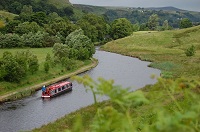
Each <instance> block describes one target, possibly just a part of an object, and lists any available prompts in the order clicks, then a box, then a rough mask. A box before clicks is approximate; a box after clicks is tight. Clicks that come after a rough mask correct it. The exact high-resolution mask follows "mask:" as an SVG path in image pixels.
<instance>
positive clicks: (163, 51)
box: [102, 26, 200, 80]
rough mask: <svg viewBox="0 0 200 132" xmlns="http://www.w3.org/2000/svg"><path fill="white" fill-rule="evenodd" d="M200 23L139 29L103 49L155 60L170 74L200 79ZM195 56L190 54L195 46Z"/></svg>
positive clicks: (158, 67)
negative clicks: (196, 24) (172, 28)
mask: <svg viewBox="0 0 200 132" xmlns="http://www.w3.org/2000/svg"><path fill="white" fill-rule="evenodd" d="M199 42H200V26H196V27H192V28H187V29H181V30H172V31H162V32H145V31H141V32H135V33H133V34H132V35H131V36H129V37H126V38H123V39H119V40H114V41H111V42H109V43H107V44H106V45H104V46H103V47H102V49H103V50H105V51H109V52H114V53H118V54H123V55H126V56H131V57H137V58H139V59H141V60H144V61H150V62H152V63H151V64H150V66H151V67H154V68H156V69H160V70H161V71H162V75H163V76H166V77H168V78H179V77H185V78H189V79H197V80H200V76H199V75H200V67H199V63H200V59H199V58H200V43H199ZM192 45H193V46H194V47H195V55H194V56H186V54H185V52H186V50H187V49H189V48H190V47H191V46H192Z"/></svg>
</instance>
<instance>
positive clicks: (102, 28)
mask: <svg viewBox="0 0 200 132" xmlns="http://www.w3.org/2000/svg"><path fill="white" fill-rule="evenodd" d="M106 24H107V23H106V21H105V20H104V17H102V16H97V15H95V14H87V15H85V16H83V18H81V19H80V20H79V21H78V22H77V25H78V26H80V28H81V29H82V30H83V31H84V34H85V35H86V36H88V37H89V38H90V39H91V40H92V42H96V41H102V40H103V39H104V38H105V36H106V35H107V33H108V32H107V26H106Z"/></svg>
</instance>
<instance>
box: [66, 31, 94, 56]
mask: <svg viewBox="0 0 200 132" xmlns="http://www.w3.org/2000/svg"><path fill="white" fill-rule="evenodd" d="M65 44H66V45H67V46H69V48H71V49H73V50H71V51H74V50H75V52H76V53H77V54H76V55H77V59H79V60H86V59H89V58H90V57H92V55H93V54H94V52H95V49H94V44H93V43H92V42H91V40H90V39H89V38H88V37H87V36H85V35H84V33H83V30H81V29H79V30H75V31H74V32H72V33H70V34H69V35H68V36H67V37H66V41H65ZM73 53H74V52H73ZM73 53H71V55H72V54H73ZM72 58H76V56H73V57H72Z"/></svg>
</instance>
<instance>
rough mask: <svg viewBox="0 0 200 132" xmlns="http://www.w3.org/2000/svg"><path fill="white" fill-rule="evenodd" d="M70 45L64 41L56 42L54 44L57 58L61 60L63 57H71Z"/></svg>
mask: <svg viewBox="0 0 200 132" xmlns="http://www.w3.org/2000/svg"><path fill="white" fill-rule="evenodd" d="M69 52H70V49H69V46H67V45H64V44H62V43H55V44H54V46H53V53H54V57H55V60H56V61H58V62H60V61H61V59H62V58H63V57H65V58H69Z"/></svg>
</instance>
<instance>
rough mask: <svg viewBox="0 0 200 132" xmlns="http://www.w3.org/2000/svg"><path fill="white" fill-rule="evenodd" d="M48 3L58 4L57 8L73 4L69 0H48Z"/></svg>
mask: <svg viewBox="0 0 200 132" xmlns="http://www.w3.org/2000/svg"><path fill="white" fill-rule="evenodd" d="M47 3H48V4H52V5H54V6H56V7H57V8H64V7H68V6H71V3H70V2H69V0H48V2H47Z"/></svg>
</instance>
